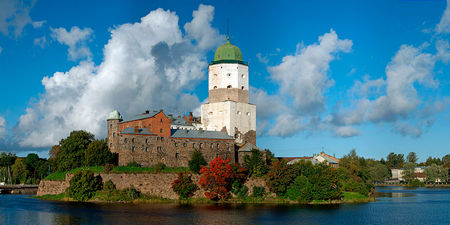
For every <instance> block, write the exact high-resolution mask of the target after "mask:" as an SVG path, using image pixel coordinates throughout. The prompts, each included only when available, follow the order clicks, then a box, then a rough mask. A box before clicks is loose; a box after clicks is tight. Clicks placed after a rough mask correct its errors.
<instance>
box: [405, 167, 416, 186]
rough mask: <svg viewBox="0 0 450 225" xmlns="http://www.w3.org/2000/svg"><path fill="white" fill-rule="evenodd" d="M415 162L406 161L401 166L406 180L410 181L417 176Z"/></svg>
mask: <svg viewBox="0 0 450 225" xmlns="http://www.w3.org/2000/svg"><path fill="white" fill-rule="evenodd" d="M415 168H416V164H414V163H411V162H407V163H405V166H404V168H403V178H404V179H405V181H406V182H408V183H410V182H412V181H413V180H415V179H416V178H417V175H416V173H415V171H414V170H415Z"/></svg>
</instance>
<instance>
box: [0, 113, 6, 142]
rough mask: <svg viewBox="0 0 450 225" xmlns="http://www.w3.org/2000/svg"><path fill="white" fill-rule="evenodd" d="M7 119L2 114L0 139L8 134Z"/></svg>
mask: <svg viewBox="0 0 450 225" xmlns="http://www.w3.org/2000/svg"><path fill="white" fill-rule="evenodd" d="M6 134H7V133H6V120H5V118H3V117H2V116H0V140H1V139H3V138H4V137H5V136H6Z"/></svg>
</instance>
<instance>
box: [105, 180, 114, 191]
mask: <svg viewBox="0 0 450 225" xmlns="http://www.w3.org/2000/svg"><path fill="white" fill-rule="evenodd" d="M103 190H105V191H110V192H111V191H114V190H116V185H115V184H114V183H113V182H112V181H111V180H107V181H106V182H105V184H104V185H103Z"/></svg>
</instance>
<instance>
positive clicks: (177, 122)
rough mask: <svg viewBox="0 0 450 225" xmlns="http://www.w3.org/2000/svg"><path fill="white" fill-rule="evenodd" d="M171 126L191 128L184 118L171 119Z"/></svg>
mask: <svg viewBox="0 0 450 225" xmlns="http://www.w3.org/2000/svg"><path fill="white" fill-rule="evenodd" d="M172 125H179V126H192V124H190V123H189V122H188V121H187V120H186V119H185V118H173V121H172Z"/></svg>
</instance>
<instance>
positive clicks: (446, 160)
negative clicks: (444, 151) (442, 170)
mask: <svg viewBox="0 0 450 225" xmlns="http://www.w3.org/2000/svg"><path fill="white" fill-rule="evenodd" d="M442 165H443V166H445V167H449V166H450V154H448V155H445V156H444V157H442Z"/></svg>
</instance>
